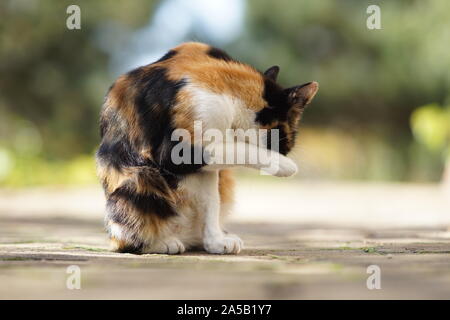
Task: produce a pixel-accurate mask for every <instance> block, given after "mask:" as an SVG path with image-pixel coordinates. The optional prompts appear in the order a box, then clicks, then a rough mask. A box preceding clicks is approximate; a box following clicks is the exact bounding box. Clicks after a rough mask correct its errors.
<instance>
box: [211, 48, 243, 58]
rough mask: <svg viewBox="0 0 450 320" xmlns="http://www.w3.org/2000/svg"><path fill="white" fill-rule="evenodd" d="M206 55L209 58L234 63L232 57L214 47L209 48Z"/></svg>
mask: <svg viewBox="0 0 450 320" xmlns="http://www.w3.org/2000/svg"><path fill="white" fill-rule="evenodd" d="M206 54H207V55H209V56H210V57H213V58H216V59H220V60H224V61H236V60H234V59H233V58H232V57H230V56H229V55H228V53H226V52H225V51H223V50H221V49H218V48H214V47H211V48H210V49H209V50H208V52H207V53H206Z"/></svg>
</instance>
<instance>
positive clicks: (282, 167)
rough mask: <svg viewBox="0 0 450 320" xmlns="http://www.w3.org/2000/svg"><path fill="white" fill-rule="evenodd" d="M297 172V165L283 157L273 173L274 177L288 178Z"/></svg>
mask: <svg viewBox="0 0 450 320" xmlns="http://www.w3.org/2000/svg"><path fill="white" fill-rule="evenodd" d="M297 171H298V168H297V165H296V164H295V162H294V161H292V160H291V159H289V158H286V157H283V158H281V159H280V161H279V163H278V168H275V172H274V173H273V175H274V176H276V177H290V176H293V175H294V174H296V173H297Z"/></svg>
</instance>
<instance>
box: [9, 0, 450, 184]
mask: <svg viewBox="0 0 450 320" xmlns="http://www.w3.org/2000/svg"><path fill="white" fill-rule="evenodd" d="M372 2H374V1H360V0H345V1H339V2H336V1H332V0H327V1H288V0H281V1H277V2H276V3H274V2H273V1H269V0H215V1H208V0H192V1H183V0H166V1H149V0H133V1H112V0H106V1H57V2H54V1H48V0H42V1H37V0H11V1H9V0H5V1H2V2H1V3H0V30H1V31H0V32H1V33H0V72H1V75H2V76H1V77H0V185H1V186H8V187H21V186H33V185H42V184H91V183H95V182H96V177H95V170H94V162H93V154H94V150H95V148H96V146H97V145H98V143H99V133H98V115H99V111H100V108H101V104H102V101H103V97H104V94H105V93H106V90H107V88H108V87H109V85H110V84H111V83H112V82H113V81H114V79H115V78H116V77H117V76H118V75H119V74H121V73H123V72H126V71H128V70H129V69H131V68H134V67H137V66H140V65H144V64H148V63H150V62H152V61H154V60H156V59H158V58H159V57H160V56H161V55H163V54H164V53H165V52H166V51H167V50H168V49H170V48H171V47H173V46H176V45H177V44H179V43H180V42H183V41H190V40H195V41H203V42H207V43H210V44H212V45H215V46H218V47H221V48H223V49H225V50H227V51H228V52H229V53H230V54H231V55H232V56H234V57H236V58H237V59H240V60H242V61H244V62H247V63H249V64H252V65H254V66H255V67H256V68H258V69H260V70H265V68H267V67H269V66H271V65H274V64H277V65H279V66H281V73H280V79H279V81H280V82H281V83H282V84H283V85H286V86H290V85H295V84H299V83H304V82H308V81H311V80H315V81H318V82H319V83H320V87H321V89H320V92H319V94H318V96H317V97H316V99H315V101H314V103H313V105H312V107H311V109H309V110H308V111H307V112H306V114H305V117H304V120H303V123H302V125H301V135H300V139H299V143H298V148H297V149H296V150H295V151H294V153H293V157H295V158H296V159H297V161H298V162H299V164H300V174H299V176H298V177H297V179H312V180H330V179H332V180H336V179H344V180H375V181H411V182H438V181H440V180H441V179H442V178H443V176H444V169H445V163H446V159H448V158H449V136H450V133H449V131H450V129H449V128H450V107H449V105H450V95H449V88H450V72H449V70H450V55H449V54H448V50H449V40H450V20H449V19H448V16H447V13H448V12H449V10H450V3H449V2H448V1H446V0H433V1H430V2H426V3H425V2H423V1H410V0H407V1H395V2H394V1H375V2H376V3H377V4H379V5H381V27H382V29H381V30H369V29H368V28H367V27H366V19H367V17H368V16H369V14H367V13H366V8H367V7H368V5H370V4H372ZM72 3H75V4H77V5H79V6H80V8H81V30H68V29H67V27H66V19H67V17H68V14H66V8H67V7H68V6H69V5H70V4H72ZM247 174H251V173H247Z"/></svg>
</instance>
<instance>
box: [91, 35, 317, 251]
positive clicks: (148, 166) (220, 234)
mask: <svg viewBox="0 0 450 320" xmlns="http://www.w3.org/2000/svg"><path fill="white" fill-rule="evenodd" d="M277 74H278V67H272V68H270V69H269V70H267V71H266V72H265V73H261V72H259V71H257V70H255V69H254V68H252V67H251V66H249V65H246V64H244V63H241V62H238V61H236V60H234V59H233V58H231V57H230V56H229V55H227V54H226V53H225V52H223V51H221V50H219V49H216V48H213V47H210V46H208V45H206V44H202V43H184V44H182V45H180V46H178V47H176V48H174V49H172V50H170V51H169V52H168V53H167V54H166V55H165V56H163V57H162V58H161V59H160V60H158V61H156V62H155V63H152V64H149V65H146V66H143V67H139V68H137V69H135V70H133V71H130V72H128V73H127V74H125V75H122V76H120V77H119V78H118V79H117V81H116V82H115V83H114V84H113V85H112V86H111V88H110V90H109V92H108V93H107V96H106V98H105V103H104V106H103V109H102V112H101V120H100V131H101V137H102V141H101V145H100V147H99V149H98V151H97V171H98V175H99V177H100V180H101V182H102V184H103V187H104V191H105V195H106V199H107V206H106V207H107V214H106V218H105V224H106V228H107V230H108V232H109V236H110V238H111V243H112V245H113V249H114V250H116V251H119V252H132V253H170V254H175V253H182V252H184V251H185V250H186V249H189V248H194V247H200V248H201V247H203V248H204V249H205V250H206V251H208V252H210V253H219V254H220V253H238V252H239V251H240V250H241V248H242V246H243V244H242V241H241V240H240V239H239V238H238V237H237V236H235V235H231V234H227V233H226V232H224V231H223V230H222V228H221V221H220V220H221V217H223V216H224V215H226V214H227V213H228V212H229V211H230V210H231V208H232V206H233V185H234V182H233V178H232V176H231V172H230V171H229V170H230V169H229V168H231V167H233V166H234V165H208V164H207V163H205V162H202V163H199V164H179V165H175V164H174V163H173V162H172V161H171V157H170V155H171V150H172V147H173V146H174V144H175V143H176V142H174V141H171V134H172V132H173V131H174V130H175V129H177V128H182V129H186V130H188V131H189V132H191V133H193V130H194V129H193V125H194V121H195V120H201V121H202V123H203V127H204V129H208V128H215V129H219V130H221V131H224V130H226V129H229V128H242V129H244V130H245V129H249V128H267V129H279V130H280V139H279V145H280V147H279V151H280V153H281V154H283V155H281V154H279V153H276V152H273V151H269V152H271V153H270V154H269V156H270V157H269V158H270V159H275V158H277V159H278V161H279V170H278V172H276V173H275V175H277V176H290V175H292V174H294V173H295V172H296V170H297V169H296V165H295V164H294V163H293V162H292V161H291V160H290V159H288V158H286V157H285V156H284V155H286V154H287V153H288V152H289V151H290V150H291V148H292V147H293V145H294V142H295V137H296V133H297V124H298V121H299V119H300V115H301V113H302V111H303V108H304V106H305V105H306V104H307V103H309V102H310V101H311V99H312V98H313V96H314V95H315V93H316V92H317V89H318V86H317V83H315V82H312V83H308V84H305V85H303V86H297V87H293V88H290V89H282V88H281V87H280V86H279V85H278V84H277V83H276V76H277ZM239 143H243V144H245V141H244V142H242V141H241V142H239ZM191 146H192V149H195V148H196V147H198V145H195V144H192V145H191ZM200 147H201V148H202V147H203V146H200ZM250 148H253V151H255V150H257V148H258V147H257V146H253V145H251V146H250ZM269 148H270V147H269ZM246 166H248V167H252V168H257V169H261V168H262V167H263V164H261V163H257V164H249V165H246Z"/></svg>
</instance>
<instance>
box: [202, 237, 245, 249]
mask: <svg viewBox="0 0 450 320" xmlns="http://www.w3.org/2000/svg"><path fill="white" fill-rule="evenodd" d="M203 246H204V247H205V250H206V251H207V252H209V253H215V254H237V253H239V252H240V251H241V250H242V249H243V248H244V242H243V241H242V240H241V238H239V237H238V236H237V235H234V234H225V235H222V236H220V237H214V238H212V237H208V238H205V239H204V240H203Z"/></svg>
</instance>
